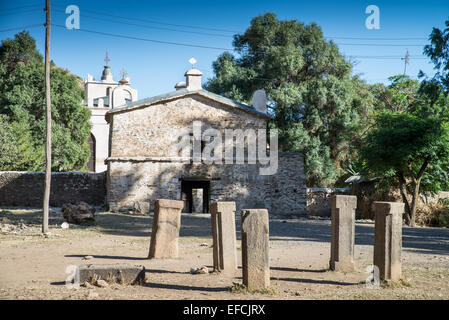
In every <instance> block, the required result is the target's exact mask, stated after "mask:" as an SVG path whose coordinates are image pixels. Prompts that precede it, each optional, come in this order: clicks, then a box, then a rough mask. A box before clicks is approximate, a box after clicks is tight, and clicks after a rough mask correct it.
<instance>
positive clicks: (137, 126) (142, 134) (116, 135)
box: [110, 96, 266, 158]
mask: <svg viewBox="0 0 449 320" xmlns="http://www.w3.org/2000/svg"><path fill="white" fill-rule="evenodd" d="M112 118H113V120H112V123H111V127H112V128H111V135H110V141H111V151H110V157H112V158H117V157H118V158H119V157H177V156H179V154H178V153H177V152H176V149H175V148H174V147H175V146H176V144H177V143H178V141H179V140H178V139H179V137H180V136H182V135H183V134H185V130H186V129H187V130H191V129H192V124H193V122H194V121H201V123H202V132H204V131H205V130H206V129H208V128H209V127H211V128H214V129H217V130H220V131H221V133H222V134H224V129H241V130H246V129H255V130H257V129H265V128H266V119H264V118H262V117H258V116H252V115H249V114H248V113H247V112H245V111H242V110H238V109H232V108H230V107H225V106H223V105H221V104H220V103H218V102H216V101H213V100H209V99H206V98H204V97H202V96H189V97H184V98H182V99H177V100H173V101H169V102H166V103H161V104H156V105H152V106H149V107H144V108H140V109H135V110H132V111H129V112H123V113H116V114H114V115H113V117H112Z"/></svg>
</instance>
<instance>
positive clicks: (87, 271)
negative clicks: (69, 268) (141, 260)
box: [77, 264, 145, 284]
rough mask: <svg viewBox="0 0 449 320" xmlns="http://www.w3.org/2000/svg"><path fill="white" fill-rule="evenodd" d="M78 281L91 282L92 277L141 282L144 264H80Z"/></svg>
mask: <svg viewBox="0 0 449 320" xmlns="http://www.w3.org/2000/svg"><path fill="white" fill-rule="evenodd" d="M77 272H79V282H80V283H84V282H86V281H87V282H91V281H92V280H93V279H94V278H96V279H102V280H105V281H107V282H116V283H120V284H143V283H144V281H145V267H144V266H130V265H93V264H89V265H82V266H79V267H78V270H77Z"/></svg>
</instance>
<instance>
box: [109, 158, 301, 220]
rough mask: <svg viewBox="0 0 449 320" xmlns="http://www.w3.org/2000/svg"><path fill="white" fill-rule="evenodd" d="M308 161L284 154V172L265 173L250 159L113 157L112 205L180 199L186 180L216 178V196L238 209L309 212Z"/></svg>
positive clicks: (213, 188) (122, 206) (212, 197)
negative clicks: (244, 161)
mask: <svg viewBox="0 0 449 320" xmlns="http://www.w3.org/2000/svg"><path fill="white" fill-rule="evenodd" d="M303 166H304V164H303V156H302V155H301V154H293V153H291V154H287V155H285V154H282V153H280V155H279V169H278V172H277V174H275V175H272V176H263V175H259V167H258V165H249V164H227V165H226V164H223V165H206V164H187V163H180V162H171V161H112V162H110V163H109V176H108V179H109V181H108V199H107V202H108V205H109V209H110V210H112V211H119V210H126V209H132V208H134V207H135V206H136V204H137V203H139V202H146V203H150V205H151V206H153V204H154V201H155V200H156V199H160V198H165V199H175V200H179V199H181V181H182V179H186V180H193V179H201V180H209V181H210V200H211V201H235V202H236V205H237V210H240V209H243V208H245V209H247V208H251V209H258V208H266V209H268V210H269V212H270V214H273V215H299V214H305V209H306V208H305V206H306V196H305V187H304V185H305V184H304V183H305V182H304V181H305V175H304V169H303ZM152 209H153V208H152V207H151V209H150V210H152Z"/></svg>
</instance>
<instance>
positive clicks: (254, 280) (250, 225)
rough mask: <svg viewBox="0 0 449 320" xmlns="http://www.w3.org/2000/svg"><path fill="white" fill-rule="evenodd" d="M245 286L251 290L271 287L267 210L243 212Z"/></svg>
mask: <svg viewBox="0 0 449 320" xmlns="http://www.w3.org/2000/svg"><path fill="white" fill-rule="evenodd" d="M241 219H242V269H243V284H244V285H245V286H246V287H247V288H249V289H261V288H267V287H269V286H270V265H269V254H268V251H269V223H268V210H267V209H243V210H242V218H241Z"/></svg>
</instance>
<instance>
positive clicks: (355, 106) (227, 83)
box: [206, 13, 372, 187]
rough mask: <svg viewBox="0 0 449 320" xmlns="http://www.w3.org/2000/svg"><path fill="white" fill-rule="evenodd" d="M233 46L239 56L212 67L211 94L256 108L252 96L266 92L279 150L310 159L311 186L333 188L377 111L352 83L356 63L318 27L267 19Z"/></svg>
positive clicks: (368, 94) (226, 57) (254, 21)
mask: <svg viewBox="0 0 449 320" xmlns="http://www.w3.org/2000/svg"><path fill="white" fill-rule="evenodd" d="M233 45H234V48H235V51H236V53H237V55H234V54H232V53H230V52H225V53H223V54H222V55H221V56H220V57H219V58H218V59H217V60H216V61H215V62H214V63H213V70H214V74H215V76H214V78H212V79H209V80H208V83H207V85H206V87H207V90H210V91H213V92H215V93H218V94H221V95H224V96H227V97H229V98H231V99H234V100H237V101H241V102H246V103H251V98H252V94H253V92H254V91H255V90H257V89H264V90H265V91H266V92H267V96H268V98H269V106H270V110H269V111H270V113H271V114H272V115H273V116H274V118H275V119H274V121H273V122H272V123H271V124H270V127H271V128H277V129H278V132H279V148H280V150H281V151H297V152H303V153H304V154H305V169H306V175H307V185H308V186H309V187H313V186H329V185H332V184H333V183H334V182H335V181H336V180H337V178H338V177H339V175H340V174H341V173H342V170H341V168H342V167H343V166H345V165H346V164H347V163H348V161H349V160H350V159H352V158H355V157H356V148H355V145H357V143H358V142H360V139H359V137H360V135H359V133H360V132H361V130H362V129H363V128H365V127H366V123H365V121H367V117H366V114H367V113H368V112H369V110H370V107H372V94H371V91H370V89H369V87H368V86H367V85H366V84H365V83H364V82H363V81H361V80H360V79H358V78H351V70H352V66H351V64H350V63H349V62H348V61H347V60H346V59H345V57H344V56H343V55H342V54H341V53H340V52H339V49H338V47H337V46H336V45H335V43H333V42H332V41H326V40H325V39H324V38H323V33H322V31H321V28H320V27H319V26H317V25H316V24H313V23H312V24H310V25H305V24H303V23H301V22H297V21H296V20H288V21H280V20H278V19H277V18H276V15H275V14H273V13H267V14H265V15H261V16H258V17H256V18H254V19H252V21H251V25H250V27H249V28H248V29H247V30H246V32H245V33H244V34H241V35H235V36H234V42H233Z"/></svg>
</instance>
